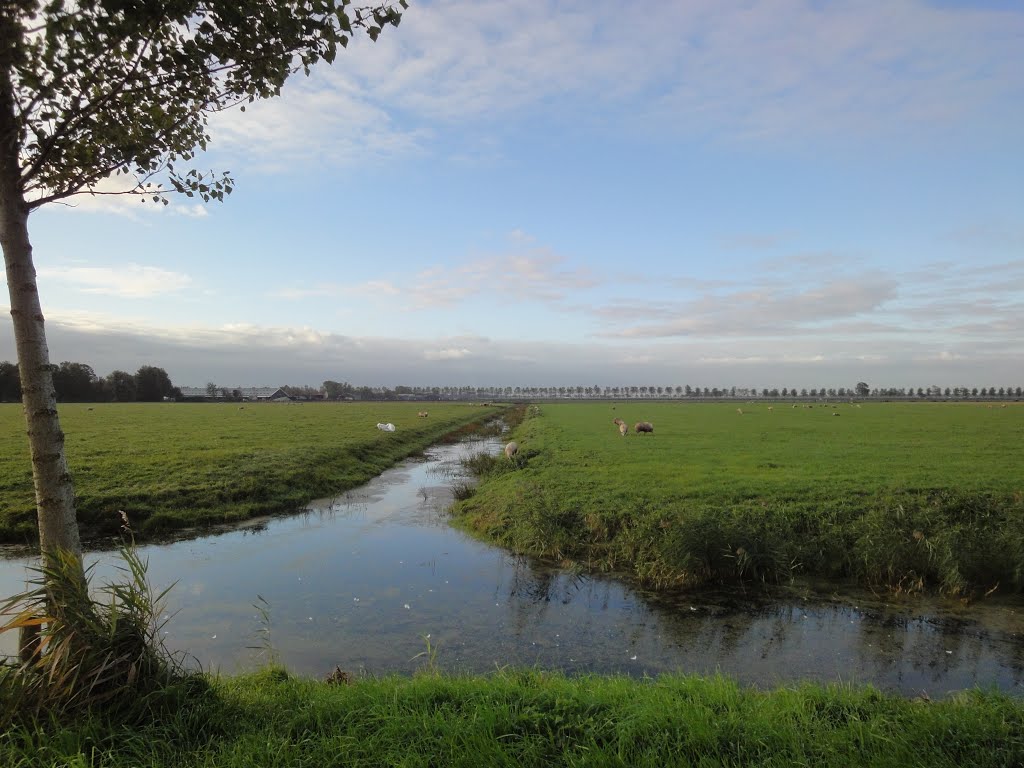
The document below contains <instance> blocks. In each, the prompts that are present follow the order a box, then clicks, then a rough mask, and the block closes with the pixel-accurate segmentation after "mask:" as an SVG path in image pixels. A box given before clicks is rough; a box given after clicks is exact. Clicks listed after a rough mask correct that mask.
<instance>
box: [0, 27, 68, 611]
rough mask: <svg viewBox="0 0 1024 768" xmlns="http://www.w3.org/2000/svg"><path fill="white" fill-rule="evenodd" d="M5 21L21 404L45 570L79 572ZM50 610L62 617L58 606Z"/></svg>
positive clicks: (3, 82) (7, 172)
mask: <svg viewBox="0 0 1024 768" xmlns="http://www.w3.org/2000/svg"><path fill="white" fill-rule="evenodd" d="M3 16H4V18H3V19H2V27H3V29H2V32H3V33H4V34H2V35H0V38H3V39H2V40H0V46H2V48H3V50H0V246H2V248H3V252H4V262H5V264H6V267H7V288H8V291H9V293H10V297H11V317H12V318H13V320H14V341H15V344H16V345H17V350H18V371H19V373H20V376H21V391H22V403H23V404H24V408H25V421H26V424H27V426H28V440H29V449H30V453H31V457H32V480H33V483H34V485H35V496H36V510H37V516H38V520H39V547H40V551H41V553H42V556H43V560H44V563H46V562H48V561H50V558H51V557H52V556H53V555H54V554H55V553H56V552H58V550H63V551H65V552H69V553H72V554H74V555H75V556H76V557H77V558H78V561H79V565H80V566H81V559H82V545H81V541H80V539H79V533H78V520H77V517H76V515H75V492H74V486H73V485H72V482H71V474H70V473H69V472H68V464H67V459H66V457H65V455H64V433H63V432H62V431H61V428H60V421H59V419H58V418H57V400H56V397H55V393H54V389H53V372H52V369H51V368H50V354H49V350H48V349H47V346H46V332H45V329H44V327H43V312H42V309H41V308H40V306H39V293H38V291H37V290H36V270H35V266H34V265H33V264H32V245H31V243H30V242H29V237H28V212H29V208H28V205H27V204H26V202H25V197H24V194H23V193H22V189H21V183H20V175H21V168H20V163H19V152H18V148H19V145H20V136H19V132H18V123H17V120H16V117H15V105H14V93H13V86H12V81H11V67H12V62H11V56H12V53H11V50H10V49H9V48H8V47H7V46H8V45H9V42H8V40H7V39H6V38H7V36H8V35H9V34H10V32H11V30H10V29H9V25H10V23H11V20H10V19H9V18H7V17H6V14H3ZM82 578H84V573H83V574H82ZM50 608H51V610H53V609H58V610H59V606H50Z"/></svg>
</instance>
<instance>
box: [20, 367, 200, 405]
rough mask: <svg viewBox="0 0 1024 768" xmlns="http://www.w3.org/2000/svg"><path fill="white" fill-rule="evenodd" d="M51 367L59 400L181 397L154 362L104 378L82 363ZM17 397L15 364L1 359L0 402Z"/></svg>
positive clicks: (101, 400)
mask: <svg viewBox="0 0 1024 768" xmlns="http://www.w3.org/2000/svg"><path fill="white" fill-rule="evenodd" d="M52 368H53V386H54V389H56V391H57V400H59V401H60V402H73V403H106V402H122V403H124V402H129V403H131V402H160V401H161V400H164V399H166V398H169V397H170V398H176V397H180V396H181V391H180V390H179V389H178V388H177V387H175V386H174V385H173V384H172V383H171V378H170V376H168V375H167V371H165V370H164V369H163V368H158V367H156V366H154V365H143V366H142V367H140V368H139V370H137V371H136V372H135V373H128V372H127V371H111V372H110V373H109V374H107V375H106V376H103V377H99V376H97V375H96V372H95V371H93V369H92V366H89V365H86V364H85V363H72V362H68V361H64V362H63V363H61V364H60V365H54V366H52ZM20 400H21V378H20V376H19V374H18V366H17V364H16V363H11V362H8V361H6V360H4V361H2V362H0V401H2V402H17V401H20Z"/></svg>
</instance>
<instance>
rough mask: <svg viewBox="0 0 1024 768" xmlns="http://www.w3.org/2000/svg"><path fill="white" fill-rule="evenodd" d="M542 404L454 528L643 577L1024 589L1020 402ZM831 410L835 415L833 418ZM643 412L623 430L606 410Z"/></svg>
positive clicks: (628, 414) (628, 416)
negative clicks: (641, 425) (516, 455)
mask: <svg viewBox="0 0 1024 768" xmlns="http://www.w3.org/2000/svg"><path fill="white" fill-rule="evenodd" d="M741 409H742V410H743V413H738V412H737V407H736V405H735V404H732V405H728V406H725V405H710V404H670V403H639V404H638V403H619V404H617V405H613V404H611V403H606V404H562V405H545V406H542V407H541V408H540V409H539V410H538V411H536V415H535V416H533V417H531V418H529V419H527V420H526V421H525V422H523V424H522V425H521V426H520V427H519V428H518V429H517V430H516V432H515V434H514V437H515V438H516V439H517V440H518V441H519V442H520V443H521V445H522V449H521V453H522V454H524V455H523V457H522V458H521V459H520V461H519V462H517V463H511V462H506V461H495V462H486V461H483V462H481V465H482V466H480V467H478V469H481V470H482V477H483V482H482V483H481V484H480V486H479V487H478V488H477V490H476V492H475V493H474V495H473V496H472V497H471V498H469V499H466V500H463V501H462V502H460V504H459V505H458V506H457V510H456V511H457V520H458V521H459V523H460V524H461V525H463V526H465V527H466V528H468V529H470V530H472V531H475V532H477V533H478V534H480V535H482V536H485V537H486V538H488V539H491V540H495V541H498V542H500V543H501V544H503V545H505V546H507V547H509V548H511V549H513V550H516V551H520V552H529V553H532V554H537V555H542V556H548V557H554V558H560V559H571V560H576V561H580V562H583V563H584V564H586V565H587V566H590V567H596V568H602V569H607V570H621V571H629V572H632V573H633V574H634V575H636V576H637V577H638V578H639V579H641V580H642V581H644V582H646V583H648V584H651V585H654V586H668V585H697V584H702V583H706V582H710V581H732V580H736V579H748V580H765V581H780V580H786V579H788V578H789V577H790V576H792V575H794V574H807V575H813V576H820V577H826V578H835V579H840V578H854V579H857V580H859V581H861V582H863V583H867V584H871V585H884V586H886V587H887V588H890V589H896V590H903V591H915V590H920V589H927V588H938V589H940V590H941V591H943V592H945V593H947V594H951V595H966V594H980V593H983V592H987V591H989V590H992V589H998V590H1010V591H1020V590H1021V589H1022V588H1024V470H1022V465H1021V463H1020V460H1019V456H1018V455H1017V451H1016V450H1015V448H1014V446H1017V445H1020V444H1021V442H1022V439H1024V407H1022V406H1019V405H1012V406H1010V407H1008V408H996V409H992V408H986V407H983V406H979V405H977V404H963V405H961V404H916V403H915V404H865V405H863V407H857V406H853V405H850V404H840V405H836V406H834V407H827V408H826V407H821V406H820V405H819V406H817V407H815V408H805V407H799V408H791V407H789V406H788V405H787V406H783V405H778V406H774V407H773V408H772V409H771V410H769V409H768V406H767V405H764V404H758V405H753V406H751V405H744V406H741ZM834 414H838V416H836V415H834ZM617 416H618V417H621V418H623V419H625V420H626V421H627V422H629V423H630V424H632V423H634V422H636V421H640V420H647V421H651V422H653V423H654V427H655V432H654V434H653V435H637V434H633V433H632V432H631V433H630V434H629V435H628V436H627V437H625V438H622V437H620V436H619V434H618V432H617V430H616V428H615V426H614V425H613V424H612V419H613V418H615V417H617Z"/></svg>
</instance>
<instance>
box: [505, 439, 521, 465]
mask: <svg viewBox="0 0 1024 768" xmlns="http://www.w3.org/2000/svg"><path fill="white" fill-rule="evenodd" d="M517 453H519V443H517V442H516V441H515V440H513V441H512V442H511V443H509V444H508V445H506V446H505V458H506V459H508V460H509V461H511V460H512V457H513V456H515V455H516V454H517Z"/></svg>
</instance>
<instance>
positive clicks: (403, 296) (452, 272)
mask: <svg viewBox="0 0 1024 768" xmlns="http://www.w3.org/2000/svg"><path fill="white" fill-rule="evenodd" d="M514 240H515V241H516V242H517V243H520V242H521V243H525V244H526V245H524V246H523V247H522V248H519V249H516V250H511V251H508V252H506V253H502V254H498V255H486V256H481V257H479V258H475V259H469V260H466V261H463V262H461V263H455V264H451V265H436V266H433V267H429V268H427V269H423V270H421V271H420V272H418V273H415V274H412V275H402V276H389V277H381V278H378V279H375V280H368V281H363V282H360V283H354V284H350V283H316V284H313V285H310V286H293V287H289V288H285V289H282V290H280V291H277V292H276V293H275V294H274V295H276V296H280V297H282V298H288V299H304V298H310V297H323V298H329V297H339V296H354V295H358V296H361V297H364V298H366V299H368V300H379V301H387V302H392V303H397V304H398V305H399V306H400V307H401V308H403V309H407V310H431V309H439V308H446V307H454V306H456V305H459V304H461V303H463V302H466V301H469V300H472V299H476V298H480V297H485V296H490V295H493V294H494V292H495V291H500V292H501V295H502V298H503V301H506V302H507V301H512V300H516V301H526V302H542V303H548V304H559V303H562V302H564V301H565V300H566V299H568V298H569V297H570V296H572V295H573V294H574V293H575V292H577V291H583V290H587V289H590V288H594V287H597V286H598V285H600V283H601V279H600V278H599V277H598V276H597V275H595V274H594V273H593V272H592V271H591V270H590V269H589V268H587V267H585V266H582V265H574V264H570V263H569V261H568V259H566V258H564V257H562V256H560V255H558V254H556V253H554V252H553V251H552V250H551V249H549V248H546V247H541V246H530V245H529V239H528V236H526V235H525V234H522V233H520V234H519V235H518V236H516V237H515V238H514Z"/></svg>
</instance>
